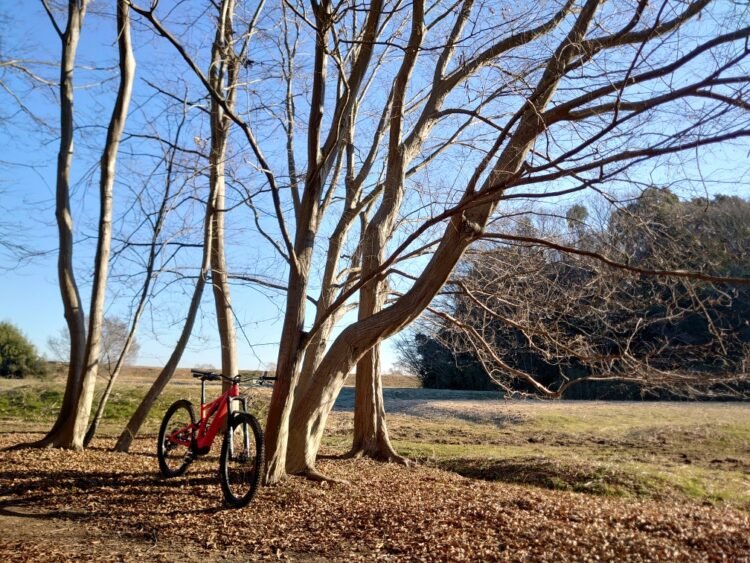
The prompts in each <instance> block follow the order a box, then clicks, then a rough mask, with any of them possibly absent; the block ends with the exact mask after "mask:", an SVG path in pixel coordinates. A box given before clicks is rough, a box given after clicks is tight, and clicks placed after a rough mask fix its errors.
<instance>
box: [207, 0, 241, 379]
mask: <svg viewBox="0 0 750 563" xmlns="http://www.w3.org/2000/svg"><path fill="white" fill-rule="evenodd" d="M219 12H220V14H219V22H218V24H217V28H216V37H215V39H214V44H213V49H212V61H211V68H210V69H209V76H210V80H211V86H212V87H213V89H214V91H216V92H217V93H220V94H222V95H224V96H225V99H226V103H227V106H228V107H229V108H230V109H234V99H235V92H236V86H237V76H238V73H237V70H238V68H237V66H238V65H237V63H236V61H235V60H234V59H235V57H234V56H233V52H232V49H233V46H232V40H233V37H232V17H233V15H234V1H233V0H225V1H224V2H222V3H221V6H220V8H219ZM225 80H226V82H225ZM231 125H232V121H231V120H230V119H229V118H228V117H227V116H226V115H225V113H224V110H223V108H222V106H221V104H219V102H218V101H217V100H216V99H215V98H211V153H210V155H209V166H210V174H209V181H210V183H211V191H212V193H213V194H214V207H215V214H214V227H213V231H212V236H213V240H212V244H211V285H212V288H213V294H214V303H215V305H216V321H217V325H218V329H219V339H220V341H221V371H222V373H223V374H224V375H227V376H230V377H231V376H235V375H237V374H238V373H239V366H238V362H237V336H236V332H235V328H234V319H233V314H232V302H231V298H230V292H229V281H228V275H227V265H226V255H225V252H224V212H225V210H224V201H225V192H226V186H225V180H224V174H225V164H224V161H225V158H226V148H227V138H228V136H229V131H230V128H231ZM230 385H231V384H230V383H228V382H226V381H224V382H223V387H224V388H225V390H226V389H227V388H228V387H229V386H230Z"/></svg>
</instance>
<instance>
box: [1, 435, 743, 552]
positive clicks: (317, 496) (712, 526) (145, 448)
mask: <svg viewBox="0 0 750 563" xmlns="http://www.w3.org/2000/svg"><path fill="white" fill-rule="evenodd" d="M24 438H28V436H21V435H17V434H5V435H0V446H4V445H8V444H10V443H13V442H17V441H20V440H21V439H24ZM152 442H153V440H152V439H148V440H140V441H138V442H137V444H136V451H135V452H134V453H133V454H129V455H126V454H113V453H110V452H108V451H106V450H105V449H103V446H106V445H108V444H107V443H106V442H99V443H98V444H96V446H97V448H95V449H93V450H90V451H87V452H84V453H73V452H62V451H49V450H46V451H17V452H5V453H2V454H0V525H1V526H2V530H3V538H2V542H1V543H0V560H3V561H5V560H13V561H15V560H38V561H48V560H65V559H71V558H76V559H109V560H138V559H139V560H167V561H170V560H186V559H187V560H191V559H196V560H197V559H201V560H247V559H251V560H261V559H269V558H275V557H279V558H283V559H291V560H340V561H352V560H367V561H369V560H373V559H385V560H394V559H406V560H476V561H480V560H481V561H486V560H510V561H521V560H524V561H525V560H529V559H533V560H540V561H545V560H546V561H559V560H563V559H567V560H571V559H572V560H595V559H596V558H598V559H600V560H601V559H603V560H611V561H615V560H616V561H640V560H672V561H673V560H685V561H697V560H709V559H719V558H722V557H724V558H729V559H731V558H734V559H735V560H742V558H748V557H750V537H748V534H747V530H748V529H750V514H748V513H747V512H742V511H738V510H733V509H729V508H720V507H711V506H701V505H697V504H685V503H672V502H655V501H645V500H637V501H634V500H621V499H616V498H603V497H593V496H590V495H585V494H576V493H567V492H558V491H543V490H539V489H532V488H527V487H521V486H515V485H508V484H503V483H489V482H483V481H476V480H473V479H466V478H462V477H459V476H457V475H455V474H452V473H449V472H445V471H440V470H436V469H430V468H426V467H416V468H403V467H400V466H396V465H380V464H377V463H374V462H369V461H362V460H359V461H333V460H329V461H321V463H320V467H321V469H323V470H324V471H326V472H328V473H329V474H331V475H332V476H335V477H339V478H344V479H348V480H349V481H350V483H351V484H350V485H349V486H344V485H336V486H330V485H321V484H315V483H311V482H307V481H303V480H300V479H292V480H290V481H288V482H287V483H285V484H283V485H280V486H277V487H273V488H265V489H261V491H260V492H259V494H258V497H257V498H256V500H255V501H254V502H253V504H252V505H251V506H250V507H248V508H247V509H245V510H240V511H236V510H229V509H225V508H223V507H222V506H221V503H220V490H219V486H218V483H217V479H216V474H215V473H216V469H215V464H216V459H215V457H214V458H208V459H206V460H202V461H200V462H197V463H196V464H195V466H194V467H191V470H190V471H189V473H188V475H187V476H186V477H183V478H179V479H175V480H171V481H164V480H161V479H159V478H158V477H157V476H156V460H155V459H154V456H153V454H152V453H151V449H152V445H153V444H152ZM97 542H98V543H97Z"/></svg>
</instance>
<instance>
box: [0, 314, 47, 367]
mask: <svg viewBox="0 0 750 563" xmlns="http://www.w3.org/2000/svg"><path fill="white" fill-rule="evenodd" d="M46 371H47V366H46V364H45V362H44V360H43V359H42V358H40V357H39V355H38V354H37V352H36V348H34V345H33V344H32V343H31V342H29V340H28V338H26V337H25V336H24V334H23V333H22V332H21V331H20V330H18V329H17V328H16V327H15V326H13V325H12V324H10V323H8V322H0V377H8V378H13V379H21V378H24V377H28V376H30V375H44V374H45V373H46Z"/></svg>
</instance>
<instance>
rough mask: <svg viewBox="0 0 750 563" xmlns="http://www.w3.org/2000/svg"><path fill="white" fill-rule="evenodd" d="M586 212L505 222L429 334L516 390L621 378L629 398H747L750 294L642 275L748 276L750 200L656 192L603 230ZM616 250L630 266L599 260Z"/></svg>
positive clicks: (444, 303)
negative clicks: (686, 271)
mask: <svg viewBox="0 0 750 563" xmlns="http://www.w3.org/2000/svg"><path fill="white" fill-rule="evenodd" d="M729 202H731V203H729ZM582 210H585V208H584V207H582V206H574V207H572V208H571V209H570V210H569V212H568V213H566V216H565V217H564V218H563V217H562V216H558V217H554V216H552V217H550V216H549V215H545V216H539V215H537V216H536V219H537V220H536V221H533V222H532V221H529V223H530V224H526V225H524V229H523V231H522V232H519V230H518V226H517V225H514V224H513V223H512V222H507V221H506V222H505V224H503V223H496V224H495V225H494V226H493V230H492V231H491V232H488V233H487V236H488V237H489V242H486V243H484V244H480V245H478V246H476V247H475V248H474V249H472V250H471V251H470V252H469V253H468V254H467V256H466V258H465V259H464V260H463V264H462V265H461V267H460V268H459V270H458V272H457V273H456V274H455V275H454V278H453V280H452V281H451V282H450V285H449V286H447V287H446V292H445V293H446V295H445V296H444V297H442V298H440V299H438V300H436V301H435V302H433V305H432V307H431V310H430V312H429V313H428V314H427V315H426V317H425V322H424V323H423V327H422V328H423V329H425V328H427V329H428V330H427V331H426V334H427V335H429V336H428V338H431V339H433V340H434V341H437V342H438V343H440V344H442V345H443V346H445V347H446V348H448V349H449V350H450V351H451V352H452V354H453V357H454V358H459V357H461V358H463V362H464V363H467V364H469V365H470V364H472V363H473V364H479V367H480V368H481V369H482V371H483V372H484V373H485V374H486V376H489V377H490V378H492V380H493V381H494V382H495V383H496V384H497V385H498V386H499V387H500V388H502V389H503V390H504V391H505V392H506V393H510V394H513V393H529V394H536V395H540V396H543V397H550V398H558V397H561V396H563V395H565V394H566V393H571V392H577V393H579V394H580V393H581V392H582V391H580V390H579V389H580V388H584V387H586V386H588V387H592V385H593V386H598V388H599V389H602V390H610V389H613V384H615V383H617V384H620V383H623V382H625V383H629V384H631V386H630V387H629V388H626V389H625V391H627V392H629V393H632V392H633V386H635V387H636V388H637V389H638V392H639V393H661V394H663V395H662V396H674V395H680V396H690V397H700V396H706V395H708V396H730V397H734V396H741V395H743V394H746V393H747V390H748V388H747V381H748V376H749V374H748V373H747V370H746V366H745V365H744V361H745V354H746V350H745V348H746V344H745V343H744V342H743V340H744V339H745V338H746V336H745V335H744V332H743V331H744V328H743V320H742V319H743V318H745V317H746V315H747V308H748V306H750V305H749V304H748V301H749V299H750V297H749V296H748V293H747V288H745V287H742V286H737V285H734V284H718V283H714V284H709V283H706V282H704V281H701V280H700V279H690V278H679V277H673V276H672V277H670V276H652V275H644V271H645V270H649V269H650V270H655V269H661V270H670V269H672V270H677V269H678V268H679V267H684V266H686V265H688V266H690V267H691V269H693V270H695V271H697V270H698V269H699V266H701V265H704V264H705V267H706V270H705V271H706V273H712V274H714V275H716V276H720V275H722V274H723V275H731V274H733V273H742V274H745V275H746V274H747V272H748V271H749V270H748V268H749V263H748V260H747V252H746V251H745V250H743V249H745V248H746V247H747V245H748V244H750V237H748V233H746V232H745V233H743V230H742V229H741V228H740V229H738V228H737V225H739V224H741V220H739V219H740V217H743V216H746V215H747V214H748V212H749V211H750V204H748V203H747V202H745V201H744V200H742V199H739V198H725V197H719V198H717V199H715V200H712V201H707V200H705V199H702V198H701V199H694V200H692V201H685V202H680V201H679V200H677V198H676V197H675V196H674V195H673V194H671V192H669V191H668V190H664V191H662V190H657V189H656V188H648V189H646V190H645V191H644V192H643V194H642V195H641V196H640V197H639V198H637V199H635V200H634V201H633V202H631V203H629V204H627V205H626V206H624V207H622V208H620V209H616V210H614V211H613V212H612V213H611V214H610V219H609V221H608V222H607V224H606V226H605V228H604V229H603V230H599V229H596V228H594V227H590V226H588V225H587V224H586V223H583V222H582V221H581V218H582V217H583V216H584V215H585V214H584V213H583V211H582ZM531 213H532V212H528V211H527V212H523V215H522V216H523V217H524V218H527V217H530V216H533V215H531ZM563 220H565V221H566V222H567V223H568V224H569V225H568V229H565V227H564V226H563ZM571 222H574V224H573V225H572V227H573V228H571V225H570V223H571ZM530 227H531V228H530ZM723 241H731V243H730V244H729V245H727V244H726V243H725V242H723ZM708 248H711V251H710V252H709V253H706V249H708ZM618 254H619V255H621V258H619V262H620V264H626V265H627V268H626V267H624V266H617V265H616V266H612V265H608V264H606V263H605V262H603V261H602V260H601V257H603V256H607V255H609V256H616V255H618ZM709 256H710V262H708V263H707V262H706V260H707V258H709ZM628 269H631V270H630V271H628ZM633 270H635V271H633ZM638 270H640V271H638ZM429 324H431V325H432V327H433V328H432V329H431V330H430V328H429V326H428V325H429ZM454 361H455V360H454ZM605 382H606V387H605ZM576 396H578V395H576Z"/></svg>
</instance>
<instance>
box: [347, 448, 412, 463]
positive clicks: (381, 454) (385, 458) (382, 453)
mask: <svg viewBox="0 0 750 563" xmlns="http://www.w3.org/2000/svg"><path fill="white" fill-rule="evenodd" d="M363 457H366V458H369V459H373V460H375V461H381V462H383V463H396V464H398V465H403V466H405V467H409V466H410V465H413V464H414V461H412V460H410V459H409V458H407V457H404V456H402V455H399V454H397V453H396V452H395V451H394V450H392V449H391V448H377V449H375V450H369V449H366V448H363V447H356V448H352V449H351V450H349V451H348V452H346V453H345V454H342V455H340V456H339V457H338V459H361V458H363Z"/></svg>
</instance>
